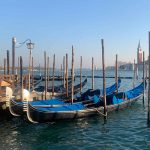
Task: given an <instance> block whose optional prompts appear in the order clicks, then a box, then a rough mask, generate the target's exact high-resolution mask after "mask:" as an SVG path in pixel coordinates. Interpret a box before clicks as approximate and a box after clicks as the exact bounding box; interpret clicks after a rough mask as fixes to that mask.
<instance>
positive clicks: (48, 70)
mask: <svg viewBox="0 0 150 150" xmlns="http://www.w3.org/2000/svg"><path fill="white" fill-rule="evenodd" d="M49 78H50V63H49V56H48V57H47V88H48V87H49Z"/></svg>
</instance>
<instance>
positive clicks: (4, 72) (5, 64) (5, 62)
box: [4, 58, 6, 75]
mask: <svg viewBox="0 0 150 150" xmlns="http://www.w3.org/2000/svg"><path fill="white" fill-rule="evenodd" d="M5 74H6V58H4V75H5Z"/></svg>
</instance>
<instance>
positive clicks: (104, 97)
mask: <svg viewBox="0 0 150 150" xmlns="http://www.w3.org/2000/svg"><path fill="white" fill-rule="evenodd" d="M101 44H102V67H103V100H104V120H106V119H107V108H106V80H105V58H104V40H103V39H101Z"/></svg>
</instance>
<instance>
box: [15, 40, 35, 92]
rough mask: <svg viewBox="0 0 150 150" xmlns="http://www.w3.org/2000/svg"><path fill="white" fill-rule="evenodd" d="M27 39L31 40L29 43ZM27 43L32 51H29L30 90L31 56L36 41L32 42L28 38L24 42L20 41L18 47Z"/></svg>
mask: <svg viewBox="0 0 150 150" xmlns="http://www.w3.org/2000/svg"><path fill="white" fill-rule="evenodd" d="M27 41H29V43H27ZM25 43H26V45H27V48H28V49H29V50H30V52H29V71H28V72H29V83H28V90H29V91H30V76H31V75H30V74H31V57H32V49H33V48H34V43H32V42H31V40H30V39H27V40H25V41H24V42H22V43H19V44H20V46H18V47H16V48H19V47H21V46H22V45H23V44H25Z"/></svg>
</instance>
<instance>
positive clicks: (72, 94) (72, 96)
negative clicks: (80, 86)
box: [71, 46, 74, 104]
mask: <svg viewBox="0 0 150 150" xmlns="http://www.w3.org/2000/svg"><path fill="white" fill-rule="evenodd" d="M71 75H72V87H71V103H72V104H73V98H74V49H73V46H72V74H71Z"/></svg>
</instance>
